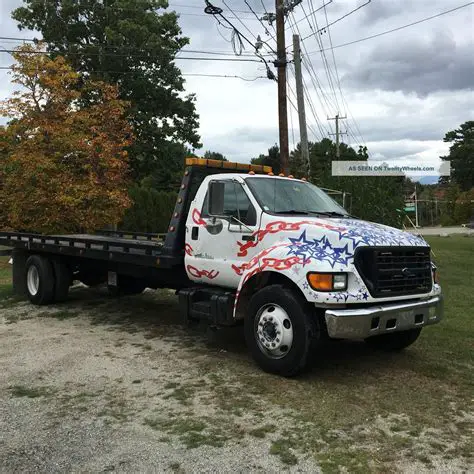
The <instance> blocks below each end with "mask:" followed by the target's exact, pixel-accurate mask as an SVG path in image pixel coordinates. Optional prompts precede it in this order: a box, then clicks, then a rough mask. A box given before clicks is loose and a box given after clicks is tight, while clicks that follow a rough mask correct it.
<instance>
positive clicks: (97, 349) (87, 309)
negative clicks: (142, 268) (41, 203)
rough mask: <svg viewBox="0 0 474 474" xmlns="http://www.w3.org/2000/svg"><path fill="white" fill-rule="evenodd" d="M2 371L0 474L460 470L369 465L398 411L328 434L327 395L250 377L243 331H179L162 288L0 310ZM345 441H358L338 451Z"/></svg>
mask: <svg viewBox="0 0 474 474" xmlns="http://www.w3.org/2000/svg"><path fill="white" fill-rule="evenodd" d="M0 303H1V302H0ZM0 364H1V367H2V370H1V372H0V397H1V403H0V471H1V472H64V471H76V472H77V471H80V472H90V471H93V472H105V471H117V472H144V471H168V472H249V471H264V472H281V471H289V472H318V471H320V467H321V466H323V467H325V469H324V471H325V472H326V471H327V472H334V471H337V470H339V468H341V469H343V470H344V469H346V468H347V469H349V470H350V471H361V472H363V471H365V470H366V469H370V470H373V471H379V470H384V469H385V468H386V467H387V466H391V467H393V466H395V465H397V466H398V468H399V469H400V470H402V471H405V472H408V471H412V472H415V471H416V472H423V471H427V472H428V471H431V470H433V469H434V470H438V471H439V472H444V471H445V469H450V470H451V471H453V470H454V471H457V470H459V472H461V471H462V470H463V469H466V466H468V465H467V464H466V461H465V459H464V458H459V460H457V459H454V460H450V461H446V460H444V459H438V460H435V461H433V460H431V461H430V464H426V463H424V462H423V459H421V458H420V459H411V458H410V457H406V456H401V457H399V458H390V455H388V454H387V456H388V457H387V459H385V456H386V455H385V454H383V457H384V459H382V461H380V463H379V464H377V463H378V462H379V461H377V460H376V461H374V459H376V456H378V455H377V452H379V453H382V452H384V451H377V450H380V449H382V448H381V447H380V446H382V444H381V445H380V446H376V445H375V444H374V440H373V439H372V438H371V436H372V433H373V436H379V435H378V434H377V433H379V432H380V431H382V432H384V431H383V430H386V432H384V433H385V434H384V436H391V434H394V433H396V434H397V435H398V434H399V429H396V428H395V427H396V426H400V423H403V424H405V423H406V422H407V421H406V419H405V418H403V416H402V415H400V416H401V418H400V416H398V415H397V416H398V417H397V416H395V417H394V418H392V419H388V418H381V417H369V416H366V417H364V418H361V419H363V420H367V424H366V425H363V426H362V425H360V424H359V425H357V426H356V425H352V426H353V427H352V428H351V430H353V431H351V432H350V433H349V432H347V431H344V430H342V429H339V428H335V425H334V421H331V420H335V419H337V417H336V418H334V416H335V414H334V409H333V408H332V407H333V405H331V403H332V402H331V399H333V398H335V395H331V394H329V395H328V401H327V402H326V401H325V400H323V401H322V402H321V400H319V402H318V400H310V397H311V393H315V392H314V390H316V388H314V387H312V386H311V385H309V383H308V382H307V381H305V380H303V381H299V380H287V379H281V378H278V377H274V376H270V375H267V374H263V373H262V372H260V371H259V369H258V368H256V367H255V366H254V364H253V362H252V361H251V360H250V359H249V357H248V355H247V352H246V348H245V346H244V343H243V336H242V328H233V329H230V330H225V331H223V332H220V333H219V334H218V335H215V334H212V333H209V331H206V330H204V329H201V328H183V327H182V326H180V325H179V314H178V306H177V302H176V300H175V297H174V296H173V295H172V294H171V293H169V292H165V291H162V292H150V291H148V292H146V294H145V295H142V296H140V297H134V298H133V297H130V298H124V299H122V300H118V301H117V300H110V299H107V298H105V297H104V295H101V294H100V293H99V290H86V289H82V288H78V289H75V290H74V291H73V292H72V299H71V301H69V302H68V303H67V304H64V305H57V306H52V307H48V308H44V307H42V308H41V307H40V308H38V307H33V306H31V305H29V304H28V303H25V302H16V301H13V300H11V301H10V300H8V301H6V302H3V306H0ZM344 376H345V375H344ZM324 377H327V378H328V380H329V383H331V384H332V383H333V382H334V380H333V381H331V377H332V376H331V375H329V374H326V376H324ZM313 383H316V384H319V383H320V382H318V381H317V380H316V381H315V380H314V379H312V381H311V384H313ZM265 387H268V389H269V391H268V395H266V396H262V394H263V392H266V389H265ZM320 389H321V390H323V392H322V393H325V392H326V393H327V387H326V388H325V387H324V386H321V387H320ZM302 390H303V391H304V390H307V394H308V396H305V397H304V399H303V400H304V402H303V403H302V405H300V406H299V407H298V406H296V405H295V403H286V401H288V400H289V401H291V400H296V399H297V396H298V395H297V394H298V393H301V391H302ZM339 390H343V387H340V388H339ZM334 393H339V392H334ZM319 397H321V396H320V395H319ZM286 399H287V400H286ZM285 400H286V401H285ZM282 401H283V402H285V403H282ZM314 402H318V403H322V405H321V406H325V407H326V408H325V409H326V410H327V413H328V417H327V423H326V418H324V419H322V420H321V421H318V422H317V423H315V422H312V421H311V420H309V419H308V417H309V416H310V415H307V414H306V413H305V409H306V408H307V407H306V405H308V406H310V405H311V406H313V405H312V403H314ZM327 403H329V405H327ZM334 406H336V405H334ZM350 411H351V412H352V411H353V412H354V413H357V409H356V408H354V409H351V410H350ZM336 415H337V412H336ZM323 428H324V430H323ZM392 428H393V432H392V431H391V430H392ZM321 430H323V431H321ZM354 430H359V431H357V432H356V431H354ZM364 430H365V431H364ZM387 430H388V431H387ZM351 433H352V434H351ZM364 433H365V434H364ZM367 433H368V434H367ZM352 438H353V443H354V445H357V446H355V447H354V448H353V447H351V449H354V450H353V451H351V452H352V453H353V454H350V453H349V456H347V453H346V451H345V450H347V445H348V440H349V439H352ZM427 439H428V438H427ZM433 439H438V435H437V434H436V433H435V436H434V437H433ZM428 441H429V439H428ZM388 447H389V446H387V448H388ZM415 447H416V446H415ZM315 450H317V452H318V453H319V454H318V457H316V456H315V455H314V453H315V452H316V451H315ZM365 452H367V453H370V452H373V453H375V454H374V455H372V454H371V455H370V456H369V457H365V454H364V453H365ZM388 452H389V450H387V453H388ZM337 456H339V457H337ZM380 456H382V454H380ZM317 459H318V461H317ZM334 459H336V460H337V461H336V464H334V462H335V461H334ZM386 460H387V462H389V464H384V463H385V461H386ZM432 462H434V464H433V463H432ZM382 468H384V469H382Z"/></svg>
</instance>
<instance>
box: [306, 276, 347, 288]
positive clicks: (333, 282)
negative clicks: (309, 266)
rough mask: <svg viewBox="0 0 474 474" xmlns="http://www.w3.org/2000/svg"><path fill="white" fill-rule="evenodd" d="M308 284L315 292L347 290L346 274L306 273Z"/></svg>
mask: <svg viewBox="0 0 474 474" xmlns="http://www.w3.org/2000/svg"><path fill="white" fill-rule="evenodd" d="M306 278H307V279H308V283H309V284H310V286H311V288H313V290H317V291H344V290H347V274H346V273H315V272H311V273H308V275H307V276H306Z"/></svg>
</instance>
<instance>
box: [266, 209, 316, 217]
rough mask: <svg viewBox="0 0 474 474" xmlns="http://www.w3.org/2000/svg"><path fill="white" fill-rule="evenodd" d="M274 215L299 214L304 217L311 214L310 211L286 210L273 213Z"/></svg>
mask: <svg viewBox="0 0 474 474" xmlns="http://www.w3.org/2000/svg"><path fill="white" fill-rule="evenodd" d="M274 212H275V214H301V215H304V216H308V215H309V214H312V212H310V211H299V210H297V209H288V210H286V211H274Z"/></svg>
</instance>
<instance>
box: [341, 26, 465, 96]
mask: <svg viewBox="0 0 474 474" xmlns="http://www.w3.org/2000/svg"><path fill="white" fill-rule="evenodd" d="M473 78H474V57H473V52H472V44H458V43H456V41H455V40H454V39H453V38H452V37H451V36H450V35H449V34H447V33H439V34H436V35H435V36H432V37H431V39H430V40H428V41H426V40H425V39H424V38H420V39H419V40H418V41H417V42H415V41H413V40H412V41H407V40H405V41H397V42H391V43H384V44H383V45H379V46H377V47H376V48H375V49H374V50H373V51H372V52H370V53H369V54H366V55H362V56H361V58H360V60H359V62H358V64H356V65H353V67H352V68H351V72H347V73H346V74H345V75H344V76H343V79H342V80H343V84H347V85H349V86H350V87H357V88H365V89H373V88H379V89H382V90H386V91H403V92H408V93H409V92H415V93H416V94H418V95H420V96H426V95H427V94H430V93H432V92H436V91H443V90H462V89H472V88H474V81H473Z"/></svg>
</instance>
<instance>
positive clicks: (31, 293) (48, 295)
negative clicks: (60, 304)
mask: <svg viewBox="0 0 474 474" xmlns="http://www.w3.org/2000/svg"><path fill="white" fill-rule="evenodd" d="M25 270H26V271H25V278H26V293H27V295H28V298H29V300H30V301H31V302H32V303H33V304H36V305H46V304H49V303H51V302H52V301H53V300H54V283H55V278H54V272H53V266H52V264H51V262H50V261H49V260H48V259H47V258H45V257H42V256H40V255H32V256H31V257H29V258H28V260H27V261H26V268H25Z"/></svg>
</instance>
